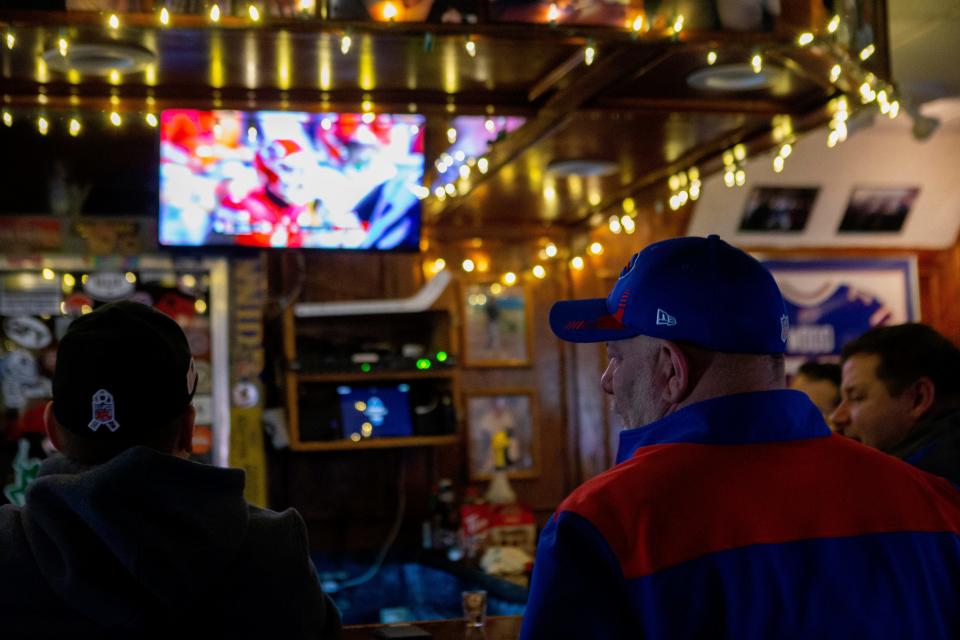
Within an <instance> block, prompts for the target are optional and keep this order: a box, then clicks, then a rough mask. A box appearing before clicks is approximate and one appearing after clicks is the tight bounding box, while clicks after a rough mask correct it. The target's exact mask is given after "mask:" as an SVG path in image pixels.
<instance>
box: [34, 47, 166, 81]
mask: <svg viewBox="0 0 960 640" xmlns="http://www.w3.org/2000/svg"><path fill="white" fill-rule="evenodd" d="M43 59H44V61H45V62H46V63H47V67H49V68H50V69H51V70H53V71H58V72H61V73H66V72H67V71H79V72H80V73H82V74H88V75H97V76H106V75H109V74H110V72H111V71H117V72H119V73H121V74H124V73H133V72H136V71H143V70H144V69H145V68H146V67H147V65H149V64H151V63H153V62H155V61H156V56H155V55H154V54H153V52H152V51H150V50H149V49H144V48H143V47H139V46H136V45H132V44H122V43H115V42H109V43H107V42H105V43H96V44H74V43H70V47H69V49H67V54H66V55H61V54H60V49H59V47H58V48H53V49H49V50H47V51H44V52H43Z"/></svg>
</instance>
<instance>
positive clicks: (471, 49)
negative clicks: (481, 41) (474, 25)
mask: <svg viewBox="0 0 960 640" xmlns="http://www.w3.org/2000/svg"><path fill="white" fill-rule="evenodd" d="M463 47H464V49H466V50H467V55H468V56H470V57H471V58H475V57H477V43H476V42H474V41H473V40H467V41H466V42H465V43H464V45H463Z"/></svg>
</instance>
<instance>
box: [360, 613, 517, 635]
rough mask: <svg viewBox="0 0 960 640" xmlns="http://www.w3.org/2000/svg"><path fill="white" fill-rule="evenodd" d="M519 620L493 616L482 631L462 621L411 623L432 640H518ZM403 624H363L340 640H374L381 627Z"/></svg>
mask: <svg viewBox="0 0 960 640" xmlns="http://www.w3.org/2000/svg"><path fill="white" fill-rule="evenodd" d="M522 620H523V617H522V616H493V617H489V618H487V624H486V626H484V627H481V628H470V627H467V625H466V623H465V622H464V621H463V620H461V619H454V620H429V621H424V622H411V623H409V625H413V626H416V627H419V628H421V629H423V630H424V631H426V632H428V633H429V634H430V635H431V637H432V638H433V639H434V640H517V638H519V637H520V622H521V621H522ZM409 625H407V624H406V623H404V624H364V625H356V626H351V627H344V629H343V640H376V639H377V638H381V637H382V636H378V635H377V630H378V629H382V628H384V627H402V626H409Z"/></svg>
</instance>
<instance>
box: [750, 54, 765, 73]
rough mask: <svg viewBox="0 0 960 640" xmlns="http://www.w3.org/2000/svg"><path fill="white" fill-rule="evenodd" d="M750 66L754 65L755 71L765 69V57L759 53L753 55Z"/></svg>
mask: <svg viewBox="0 0 960 640" xmlns="http://www.w3.org/2000/svg"><path fill="white" fill-rule="evenodd" d="M750 66H751V67H753V72H754V73H760V72H761V71H763V57H762V56H761V55H760V54H759V53H755V54H753V57H752V58H750Z"/></svg>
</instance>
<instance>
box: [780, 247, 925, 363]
mask: <svg viewBox="0 0 960 640" xmlns="http://www.w3.org/2000/svg"><path fill="white" fill-rule="evenodd" d="M763 264H764V266H765V267H767V269H769V270H770V272H771V273H772V274H773V277H774V279H776V281H777V284H778V285H779V286H780V290H781V291H782V292H783V297H784V300H785V301H786V303H787V316H788V319H789V320H790V330H789V333H788V336H787V356H788V357H791V356H792V357H794V358H797V359H815V358H822V357H827V358H829V357H838V356H839V355H840V351H841V349H842V348H843V345H844V344H846V343H847V342H849V341H850V340H853V339H854V338H856V337H858V336H860V335H861V334H863V333H864V332H866V331H867V330H869V329H872V328H873V327H878V326H883V325H892V324H900V323H903V322H916V321H918V320H919V319H920V297H919V288H918V284H917V282H918V281H917V261H916V258H915V257H903V258H880V259H818V258H812V259H803V260H765V261H763Z"/></svg>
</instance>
